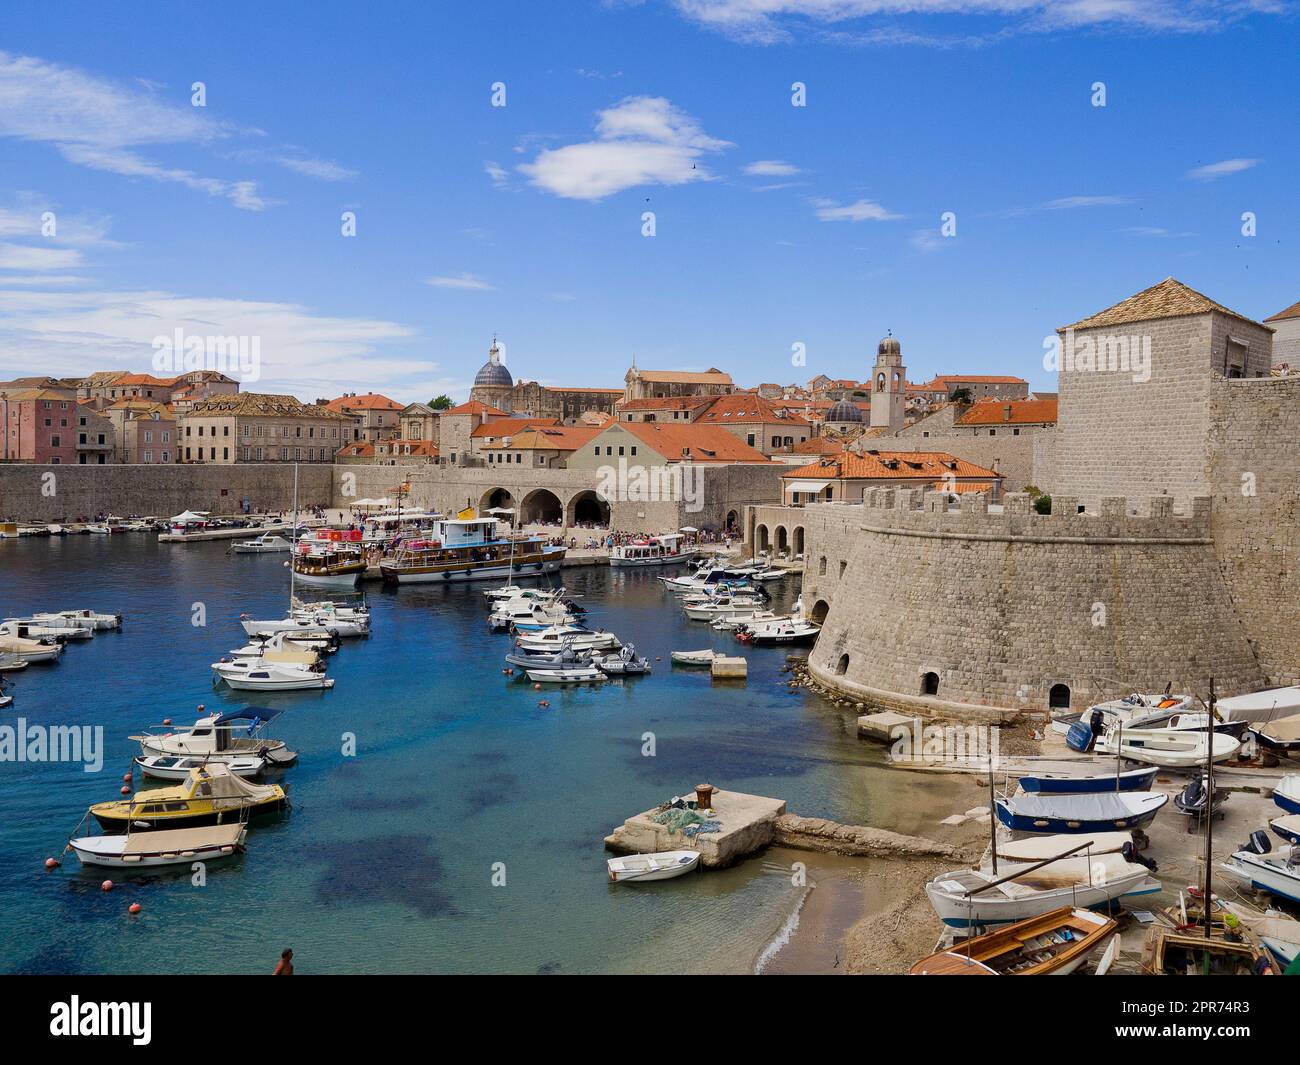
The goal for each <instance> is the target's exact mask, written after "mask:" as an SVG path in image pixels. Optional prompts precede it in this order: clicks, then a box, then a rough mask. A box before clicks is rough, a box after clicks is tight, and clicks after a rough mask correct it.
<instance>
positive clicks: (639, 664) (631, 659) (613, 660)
mask: <svg viewBox="0 0 1300 1065" xmlns="http://www.w3.org/2000/svg"><path fill="white" fill-rule="evenodd" d="M592 664H593V665H595V667H596V668H597V669H599V670H600V671H601V672H602V673H608V674H609V675H610V676H613V677H637V676H641V675H643V674H645V673H649V672H650V662H649V661H648V660H647V659H645V658H642V657H641V656H640V655H638V654H637V653H636V648H635V647H634V646H632V644H630V643H629V644H625V645H624V646H623V648H622V649H621V650H620V651H619V652H618V654H616V655H605V656H604V657H603V658H601V657H599V656H597V657H593V658H592Z"/></svg>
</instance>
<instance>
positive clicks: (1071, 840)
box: [998, 832, 1133, 862]
mask: <svg viewBox="0 0 1300 1065" xmlns="http://www.w3.org/2000/svg"><path fill="white" fill-rule="evenodd" d="M1132 841H1133V835H1132V833H1130V832H1088V833H1083V834H1079V833H1074V834H1071V835H1061V836H1030V837H1028V838H1027V839H1013V840H1007V841H1006V842H1002V841H1000V840H999V841H998V859H999V860H1006V861H1009V862H1043V861H1046V860H1047V859H1048V858H1052V857H1054V856H1056V855H1058V854H1061V853H1062V852H1063V851H1068V850H1070V849H1072V848H1074V847H1077V846H1079V845H1080V844H1081V843H1087V844H1089V848H1088V850H1086V851H1080V852H1079V853H1080V854H1081V855H1085V856H1087V857H1095V856H1097V855H1098V854H1119V853H1120V851H1122V850H1123V849H1124V844H1125V843H1131V842H1132Z"/></svg>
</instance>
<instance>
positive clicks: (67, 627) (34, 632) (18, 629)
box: [0, 618, 95, 642]
mask: <svg viewBox="0 0 1300 1065" xmlns="http://www.w3.org/2000/svg"><path fill="white" fill-rule="evenodd" d="M94 635H95V633H94V630H93V629H87V628H84V627H83V626H81V625H73V624H71V623H69V622H68V619H67V618H59V619H58V620H57V621H50V622H44V621H34V620H33V619H31V618H5V620H4V621H3V622H2V623H0V636H9V637H17V638H19V639H23V640H58V641H60V642H62V641H66V640H89V639H91V638H92V637H93V636H94Z"/></svg>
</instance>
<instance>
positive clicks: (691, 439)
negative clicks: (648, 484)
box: [618, 422, 770, 462]
mask: <svg viewBox="0 0 1300 1065" xmlns="http://www.w3.org/2000/svg"><path fill="white" fill-rule="evenodd" d="M618 425H619V427H620V428H621V429H623V430H625V431H627V432H629V433H631V434H632V435H633V436H635V437H637V439H639V440H641V441H643V442H644V443H645V444H646V445H647V446H649V447H652V448H654V449H655V451H657V452H659V454H661V455H663V456H664V458H665V459H668V460H669V461H673V462H676V461H679V460H681V459H682V458H683V457H684V458H685V459H686V460H687V461H690V462H769V461H770V460H769V459H768V457H767V456H766V455H764V454H763V453H762V452H761V451H756V450H755V449H754V448H752V447H750V446H749V445H748V444H746V443H745V442H744V441H743V440H741V439H740V438H739V437H738V436H736V435H735V434H733V433H729V432H727V430H726V429H722V428H720V427H718V426H713V425H671V424H665V423H664V422H619V423H618Z"/></svg>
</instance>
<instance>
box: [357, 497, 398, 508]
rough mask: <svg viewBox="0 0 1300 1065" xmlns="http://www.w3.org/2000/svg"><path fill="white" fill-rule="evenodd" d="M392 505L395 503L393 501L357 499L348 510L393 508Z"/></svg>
mask: <svg viewBox="0 0 1300 1065" xmlns="http://www.w3.org/2000/svg"><path fill="white" fill-rule="evenodd" d="M392 505H393V501H392V500H391V499H357V500H355V501H353V502H352V503H349V504H348V509H349V510H357V509H358V508H363V509H364V508H367V507H371V508H373V507H391V506H392Z"/></svg>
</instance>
